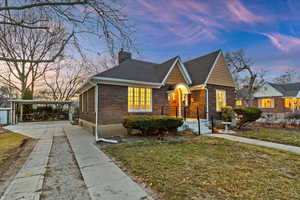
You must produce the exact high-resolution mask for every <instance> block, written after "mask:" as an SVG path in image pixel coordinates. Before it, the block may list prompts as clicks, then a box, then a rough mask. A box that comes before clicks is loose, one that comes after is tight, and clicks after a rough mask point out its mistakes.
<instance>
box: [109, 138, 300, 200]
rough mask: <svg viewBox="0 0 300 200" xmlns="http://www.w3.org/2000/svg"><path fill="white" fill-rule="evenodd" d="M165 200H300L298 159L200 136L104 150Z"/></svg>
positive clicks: (299, 166) (265, 149)
mask: <svg viewBox="0 0 300 200" xmlns="http://www.w3.org/2000/svg"><path fill="white" fill-rule="evenodd" d="M103 150H104V151H105V152H106V153H107V154H109V155H110V156H111V157H114V158H115V159H116V160H117V161H119V162H120V166H121V167H122V168H123V169H124V170H126V171H129V172H130V173H131V174H132V175H133V176H135V177H136V178H137V179H138V180H140V181H142V182H145V183H146V184H147V185H148V186H150V187H151V188H152V189H153V190H154V191H155V192H156V193H157V194H158V195H159V196H160V197H161V198H162V199H165V200H183V199H217V200H219V199H220V200H225V199H253V200H266V199H270V200H271V199H272V200H273V199H300V159H299V156H298V155H295V154H291V153H287V152H282V151H277V150H273V149H268V148H263V147H258V146H253V145H247V144H242V143H237V142H232V141H229V140H225V139H220V138H211V137H208V136H200V137H196V138H194V139H191V140H188V141H185V142H182V143H175V144H169V143H160V142H143V143H137V144H118V145H112V146H108V147H106V148H104V149H103Z"/></svg>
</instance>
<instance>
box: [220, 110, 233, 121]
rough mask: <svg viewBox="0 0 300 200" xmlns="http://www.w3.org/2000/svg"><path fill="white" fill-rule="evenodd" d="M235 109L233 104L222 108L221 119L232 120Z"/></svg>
mask: <svg viewBox="0 0 300 200" xmlns="http://www.w3.org/2000/svg"><path fill="white" fill-rule="evenodd" d="M232 116H233V110H232V107H231V106H224V107H222V108H221V119H222V120H223V121H225V122H231V120H232Z"/></svg>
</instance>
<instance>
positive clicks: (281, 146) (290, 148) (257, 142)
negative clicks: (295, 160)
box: [209, 134, 300, 154]
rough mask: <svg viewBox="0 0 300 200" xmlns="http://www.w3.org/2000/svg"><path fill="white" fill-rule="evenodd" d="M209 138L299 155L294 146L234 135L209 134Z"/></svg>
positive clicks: (298, 149) (298, 148)
mask: <svg viewBox="0 0 300 200" xmlns="http://www.w3.org/2000/svg"><path fill="white" fill-rule="evenodd" d="M209 136H212V137H218V138H224V139H228V140H233V141H237V142H243V143H247V144H254V145H259V146H264V147H269V148H274V149H279V150H284V151H289V152H292V153H297V154H300V147H295V146H291V145H285V144H278V143H274V142H267V141H262V140H256V139H249V138H245V137H238V136H234V135H225V134H210V135H209Z"/></svg>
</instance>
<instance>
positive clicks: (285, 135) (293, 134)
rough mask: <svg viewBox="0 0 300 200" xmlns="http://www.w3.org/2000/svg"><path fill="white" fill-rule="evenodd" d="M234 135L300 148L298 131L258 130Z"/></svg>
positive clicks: (299, 133) (299, 132)
mask: <svg viewBox="0 0 300 200" xmlns="http://www.w3.org/2000/svg"><path fill="white" fill-rule="evenodd" d="M236 135H237V136H242V137H247V138H252V139H259V140H265V141H269V142H276V143H281V144H288V145H294V146H299V147H300V131H291V130H282V129H271V128H259V129H257V130H253V131H244V132H239V133H237V134H236Z"/></svg>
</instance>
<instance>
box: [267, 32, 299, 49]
mask: <svg viewBox="0 0 300 200" xmlns="http://www.w3.org/2000/svg"><path fill="white" fill-rule="evenodd" d="M262 35H264V36H266V37H267V38H269V39H270V41H271V42H272V44H273V45H274V46H275V47H277V48H278V49H280V50H282V51H284V52H290V51H291V50H300V38H297V37H294V36H290V35H285V34H281V33H262Z"/></svg>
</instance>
